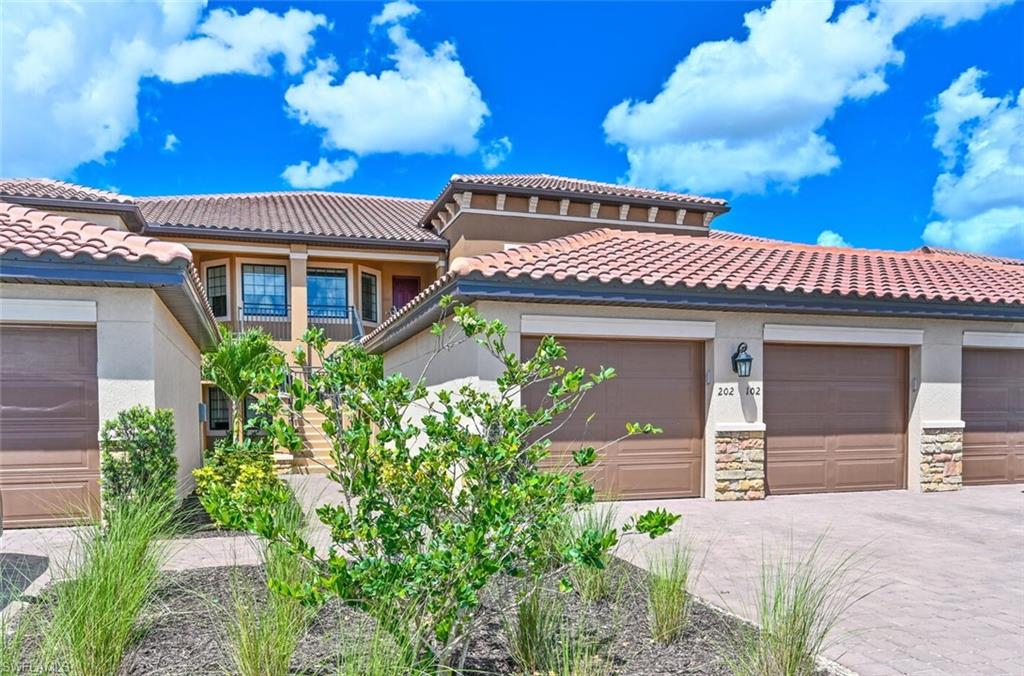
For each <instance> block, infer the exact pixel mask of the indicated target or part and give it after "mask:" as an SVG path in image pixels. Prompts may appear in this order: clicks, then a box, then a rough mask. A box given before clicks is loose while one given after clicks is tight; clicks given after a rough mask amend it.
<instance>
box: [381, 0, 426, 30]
mask: <svg viewBox="0 0 1024 676" xmlns="http://www.w3.org/2000/svg"><path fill="white" fill-rule="evenodd" d="M419 13H420V8H419V7H417V6H416V5H414V4H412V3H411V2H406V0H395V2H389V3H388V4H386V5H384V9H382V10H381V11H380V14H377V15H375V16H374V17H373V18H372V19H370V27H371V28H373V27H375V26H387V25H388V24H392V23H397V22H399V21H401V20H402V19H405V18H407V17H410V16H413V15H414V14H419Z"/></svg>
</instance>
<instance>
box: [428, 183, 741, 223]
mask: <svg viewBox="0 0 1024 676" xmlns="http://www.w3.org/2000/svg"><path fill="white" fill-rule="evenodd" d="M467 190H468V191H470V192H480V193H504V194H506V195H517V196H524V197H533V196H537V197H548V198H553V199H571V200H575V201H577V202H607V203H609V204H637V205H641V206H647V207H665V208H668V209H693V210H695V211H710V212H712V213H715V214H724V213H726V212H727V211H729V210H730V209H731V207H730V206H729V205H728V204H709V203H707V202H701V201H699V200H670V199H660V198H657V197H640V196H637V197H621V196H617V195H600V194H592V193H585V192H579V191H574V190H553V189H551V188H523V187H518V186H503V185H490V184H486V183H475V182H473V181H460V180H458V179H456V180H452V181H449V182H448V185H446V186H445V188H444V190H443V191H442V192H441V194H440V195H438V197H437V199H436V200H434V203H433V204H431V205H430V208H429V209H427V212H426V213H425V214H424V215H423V217H422V218H421V219H420V223H419V224H420V226H422V227H428V226H429V225H430V221H431V220H432V219H433V218H434V217H435V216H436V215H437V212H438V211H440V210H441V209H443V208H444V205H445V204H447V203H448V202H451V201H452V199H453V195H454V194H455V193H457V192H465V191H467Z"/></svg>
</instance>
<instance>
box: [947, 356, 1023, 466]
mask: <svg viewBox="0 0 1024 676" xmlns="http://www.w3.org/2000/svg"><path fill="white" fill-rule="evenodd" d="M963 367H964V368H963V395H962V396H963V398H962V406H963V416H964V423H966V427H965V429H964V483H965V484H1005V483H1019V482H1024V350H964V362H963Z"/></svg>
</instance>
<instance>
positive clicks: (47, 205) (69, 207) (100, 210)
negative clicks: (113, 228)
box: [2, 195, 146, 232]
mask: <svg viewBox="0 0 1024 676" xmlns="http://www.w3.org/2000/svg"><path fill="white" fill-rule="evenodd" d="M2 198H3V200H5V201H7V202H10V203H12V204H19V205H21V206H25V207H40V208H42V209H45V210H47V211H76V212H78V211H80V212H85V213H90V212H91V213H94V214H113V215H115V216H120V217H121V218H122V219H123V220H124V222H125V225H127V226H128V229H129V230H131V231H132V232H144V231H145V230H146V221H145V219H143V217H142V212H141V211H139V207H138V206H137V205H135V204H131V203H128V202H99V201H94V200H70V199H57V198H50V197H22V196H20V195H3V196H2ZM83 220H89V219H83Z"/></svg>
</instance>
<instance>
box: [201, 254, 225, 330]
mask: <svg viewBox="0 0 1024 676" xmlns="http://www.w3.org/2000/svg"><path fill="white" fill-rule="evenodd" d="M206 297H207V299H209V301H210V307H211V308H213V316H214V317H217V318H220V317H227V316H228V266H226V265H211V266H210V267H208V268H206Z"/></svg>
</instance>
